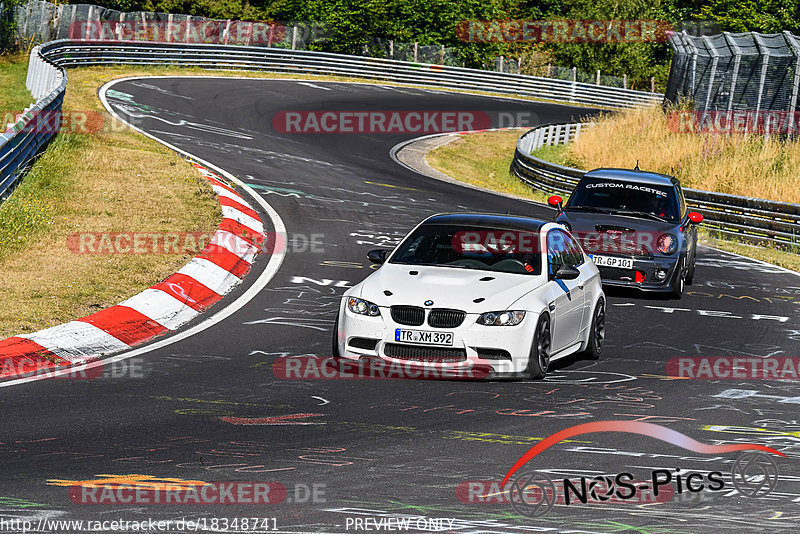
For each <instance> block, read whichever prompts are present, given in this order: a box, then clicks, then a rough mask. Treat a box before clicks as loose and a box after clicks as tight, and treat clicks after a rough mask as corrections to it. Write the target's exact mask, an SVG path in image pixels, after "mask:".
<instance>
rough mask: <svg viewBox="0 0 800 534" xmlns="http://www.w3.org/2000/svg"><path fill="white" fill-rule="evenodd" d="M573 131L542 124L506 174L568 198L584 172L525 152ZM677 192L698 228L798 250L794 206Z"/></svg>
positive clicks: (799, 210)
mask: <svg viewBox="0 0 800 534" xmlns="http://www.w3.org/2000/svg"><path fill="white" fill-rule="evenodd" d="M585 126H586V125H584V127H585ZM579 131H580V125H579V124H548V125H545V126H540V127H538V128H534V129H532V130H528V131H527V132H525V133H524V134H523V135H522V136H521V137H520V138H519V140H518V141H517V149H516V152H515V153H514V159H513V161H512V162H511V171H512V172H513V173H514V174H515V175H516V176H517V178H519V179H520V180H522V181H523V182H525V183H526V184H528V185H529V186H531V187H532V188H534V189H537V190H539V191H543V192H545V193H555V194H559V195H569V194H571V193H572V190H573V189H574V188H575V186H576V185H577V183H578V180H580V179H581V178H582V177H583V175H584V174H585V172H586V171H582V170H580V169H573V168H571V167H565V166H563V165H557V164H555V163H551V162H549V161H545V160H543V159H539V158H536V157H533V156H531V155H530V153H531V151H532V150H535V149H536V148H539V147H541V146H542V145H543V144H548V145H552V144H566V143H568V142H569V141H571V140H574V139H575V137H576V135H577V134H578V132H579ZM683 193H684V196H685V197H686V203H687V204H688V205H689V206H691V207H692V208H694V209H697V210H698V211H700V212H701V213H702V214H703V217H704V218H705V222H704V223H703V224H704V225H705V226H707V227H708V228H710V229H712V230H713V231H715V232H718V233H721V234H724V235H726V236H728V237H734V238H737V239H742V240H747V241H752V242H756V243H762V242H765V241H768V242H772V243H776V244H780V245H794V246H800V204H789V203H784V202H775V201H773V200H763V199H759V198H750V197H742V196H737V195H729V194H726V193H714V192H710V191H701V190H699V189H684V190H683Z"/></svg>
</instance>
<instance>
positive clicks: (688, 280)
mask: <svg viewBox="0 0 800 534" xmlns="http://www.w3.org/2000/svg"><path fill="white" fill-rule="evenodd" d="M696 264H697V245H696V244H695V249H694V254H692V263H691V265H689V271H688V272H687V273H686V285H687V286H690V285H692V282H694V270H695V267H696Z"/></svg>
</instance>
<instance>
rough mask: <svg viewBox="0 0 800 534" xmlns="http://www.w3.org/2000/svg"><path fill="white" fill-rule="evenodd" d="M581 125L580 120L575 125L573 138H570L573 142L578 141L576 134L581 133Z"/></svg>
mask: <svg viewBox="0 0 800 534" xmlns="http://www.w3.org/2000/svg"><path fill="white" fill-rule="evenodd" d="M582 127H583V123H582V122H579V123H578V124H577V125H576V126H575V138H574V139H573V140H572V142H573V143H576V142H577V141H578V136H579V135H581V128H582Z"/></svg>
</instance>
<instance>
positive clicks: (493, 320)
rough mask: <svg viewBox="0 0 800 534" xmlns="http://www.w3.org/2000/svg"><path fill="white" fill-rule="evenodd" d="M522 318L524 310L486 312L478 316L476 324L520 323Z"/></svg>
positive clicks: (500, 324) (499, 324)
mask: <svg viewBox="0 0 800 534" xmlns="http://www.w3.org/2000/svg"><path fill="white" fill-rule="evenodd" d="M524 318H525V312H524V311H496V312H486V313H482V314H481V316H480V317H478V324H482V325H484V326H514V325H518V324H519V323H521V322H522V320H523V319H524Z"/></svg>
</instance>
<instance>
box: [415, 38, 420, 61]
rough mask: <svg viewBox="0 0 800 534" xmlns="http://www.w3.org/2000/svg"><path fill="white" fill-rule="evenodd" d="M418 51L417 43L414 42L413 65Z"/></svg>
mask: <svg viewBox="0 0 800 534" xmlns="http://www.w3.org/2000/svg"><path fill="white" fill-rule="evenodd" d="M418 51H419V43H418V42H416V41H414V63H417V52H418Z"/></svg>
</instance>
